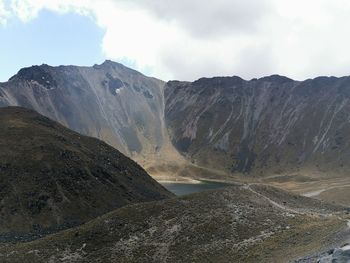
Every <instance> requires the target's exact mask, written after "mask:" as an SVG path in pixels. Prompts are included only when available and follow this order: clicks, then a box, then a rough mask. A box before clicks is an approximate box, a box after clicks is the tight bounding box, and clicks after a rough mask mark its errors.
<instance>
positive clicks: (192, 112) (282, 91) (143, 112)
mask: <svg viewBox="0 0 350 263" xmlns="http://www.w3.org/2000/svg"><path fill="white" fill-rule="evenodd" d="M349 96H350V77H342V78H335V77H318V78H315V79H308V80H305V81H294V80H292V79H289V78H287V77H283V76H279V75H272V76H269V77H264V78H260V79H252V80H249V81H247V80H244V79H242V78H240V77H236V76H234V77H215V78H201V79H199V80H197V81H194V82H181V81H170V82H168V83H165V82H163V81H161V80H157V79H155V78H150V77H147V76H144V75H142V74H141V73H139V72H137V71H134V70H132V69H129V68H127V67H125V66H123V65H121V64H119V63H115V62H112V61H105V62H104V63H102V64H101V65H94V66H93V67H77V66H59V67H51V66H48V65H41V66H33V67H29V68H24V69H21V70H20V71H19V72H18V74H16V75H15V76H13V77H12V78H11V79H10V80H9V81H8V82H5V83H0V107H1V106H7V105H13V106H18V105H19V106H23V107H26V108H30V109H34V110H36V111H38V112H39V113H41V114H43V115H45V116H47V117H49V118H51V119H53V120H56V121H58V122H60V123H61V124H63V125H64V126H66V127H68V128H70V129H73V130H75V131H77V132H79V133H82V134H85V135H89V136H93V137H97V138H99V139H101V140H103V141H105V142H107V143H108V144H110V145H112V146H114V147H116V148H117V149H118V150H120V151H121V152H122V153H124V154H126V155H127V156H129V157H131V158H132V159H133V160H135V161H137V162H138V163H139V164H140V165H142V166H143V167H144V168H145V169H146V170H147V171H148V172H149V173H150V174H152V175H153V176H156V178H161V177H162V176H164V177H165V178H167V177H168V176H169V175H170V174H173V175H175V176H177V177H178V176H181V177H186V176H187V177H197V178H211V179H218V178H220V179H230V177H231V176H232V175H250V176H259V177H265V176H274V175H277V176H278V175H283V176H284V175H302V176H306V177H307V179H305V180H309V179H310V178H311V179H312V178H315V177H317V178H329V177H337V176H346V175H347V174H348V173H349V172H350V169H349V167H350V163H349V162H348V160H349V159H350V148H349V146H348V145H349V144H350V136H349V135H348V134H350V122H349V120H350V119H349V117H348V112H349V110H350V103H349ZM303 180H304V179H303Z"/></svg>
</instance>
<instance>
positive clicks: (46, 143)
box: [0, 107, 173, 240]
mask: <svg viewBox="0 0 350 263" xmlns="http://www.w3.org/2000/svg"><path fill="white" fill-rule="evenodd" d="M0 149H1V150H0V240H13V239H26V238H31V237H33V236H34V237H35V236H36V235H42V234H46V233H48V232H52V231H56V230H59V229H62V228H67V227H70V226H74V225H77V224H81V223H84V222H86V221H88V220H91V219H93V218H95V217H97V216H100V215H102V214H104V213H107V212H109V211H111V210H113V209H116V208H118V207H121V206H124V205H127V204H130V203H136V202H144V201H153V200H160V199H164V198H168V197H171V196H173V195H172V194H171V193H169V192H168V191H167V190H166V189H165V188H163V187H162V186H161V185H159V184H158V183H157V182H156V181H154V180H153V179H152V178H151V177H150V176H149V175H148V174H147V173H146V172H145V171H144V170H143V169H142V168H141V167H140V166H139V165H137V164H136V163H135V162H134V161H132V160H130V159H129V158H127V157H125V156H124V155H123V154H121V153H120V152H119V151H117V150H115V149H114V148H112V147H111V146H109V145H107V144H106V143H104V142H102V141H100V140H97V139H94V138H90V137H86V136H82V135H80V134H78V133H76V132H73V131H71V130H69V129H67V128H65V127H63V126H62V125H60V124H58V123H56V122H53V121H51V120H49V119H48V118H46V117H44V116H42V115H39V114H38V113H36V112H34V111H32V110H28V109H23V108H19V107H8V108H2V109H0Z"/></svg>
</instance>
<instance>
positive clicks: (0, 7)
mask: <svg viewBox="0 0 350 263" xmlns="http://www.w3.org/2000/svg"><path fill="white" fill-rule="evenodd" d="M9 16H10V12H9V11H8V10H7V9H6V8H5V3H4V1H3V0H0V26H4V25H6V23H7V19H8V18H9Z"/></svg>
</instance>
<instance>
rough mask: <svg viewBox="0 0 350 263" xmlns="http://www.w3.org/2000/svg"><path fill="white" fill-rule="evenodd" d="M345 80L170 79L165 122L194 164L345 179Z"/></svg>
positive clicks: (348, 107)
mask: <svg viewBox="0 0 350 263" xmlns="http://www.w3.org/2000/svg"><path fill="white" fill-rule="evenodd" d="M349 98H350V77H342V78H335V77H318V78H315V79H308V80H305V81H294V80H292V79H289V78H286V77H283V76H278V75H273V76H270V77H264V78H260V79H252V80H250V81H246V80H243V79H241V78H239V77H215V78H202V79H199V80H197V81H194V82H180V81H171V82H169V83H167V85H166V87H165V105H166V106H165V119H166V123H167V127H168V130H169V131H171V133H170V135H171V140H172V143H173V144H174V145H175V147H176V148H177V150H178V151H180V152H181V153H182V154H183V155H184V156H186V157H187V158H188V159H189V160H191V161H192V162H193V163H194V164H197V165H200V166H206V167H210V168H213V169H217V170H225V171H226V172H228V173H233V174H241V175H247V174H250V175H257V176H260V175H284V174H290V175H293V174H303V175H308V176H310V177H314V176H315V177H328V178H329V177H334V176H346V175H347V174H349V172H350V162H349V160H350V147H349V145H350V136H349V134H350V117H349V112H350V101H349Z"/></svg>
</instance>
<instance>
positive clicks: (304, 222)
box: [0, 185, 346, 262]
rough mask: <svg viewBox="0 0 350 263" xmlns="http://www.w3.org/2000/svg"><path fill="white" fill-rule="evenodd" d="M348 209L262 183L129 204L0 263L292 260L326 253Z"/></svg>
mask: <svg viewBox="0 0 350 263" xmlns="http://www.w3.org/2000/svg"><path fill="white" fill-rule="evenodd" d="M344 212H345V211H344V209H343V208H341V207H336V206H332V205H328V204H325V203H322V202H319V201H316V200H313V199H310V198H305V197H300V196H296V195H293V194H290V193H287V192H284V191H281V190H278V189H276V188H272V187H268V186H262V185H235V186H232V187H228V188H226V189H221V190H215V191H209V192H202V193H199V194H193V195H189V196H186V197H183V198H173V199H167V200H164V201H157V202H149V203H141V204H136V205H130V206H125V207H123V208H120V209H117V210H115V211H113V212H111V213H108V214H106V215H104V216H101V217H98V218H96V219H95V220H92V221H90V222H88V223H86V224H84V225H82V226H79V227H76V228H73V229H69V230H65V231H62V232H59V233H57V234H54V235H50V236H47V237H45V238H42V239H39V240H35V241H32V242H29V243H19V244H15V245H11V244H2V245H0V261H1V262H23V261H26V262H287V261H290V260H293V259H296V258H299V257H300V256H303V255H306V254H309V253H312V252H313V251H317V250H319V249H320V248H326V247H327V246H328V245H329V244H330V243H332V242H335V241H336V240H337V238H338V239H339V238H340V237H341V233H342V231H344V230H345V229H346V221H345V220H344V219H342V218H343V216H344V215H345V214H344Z"/></svg>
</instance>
